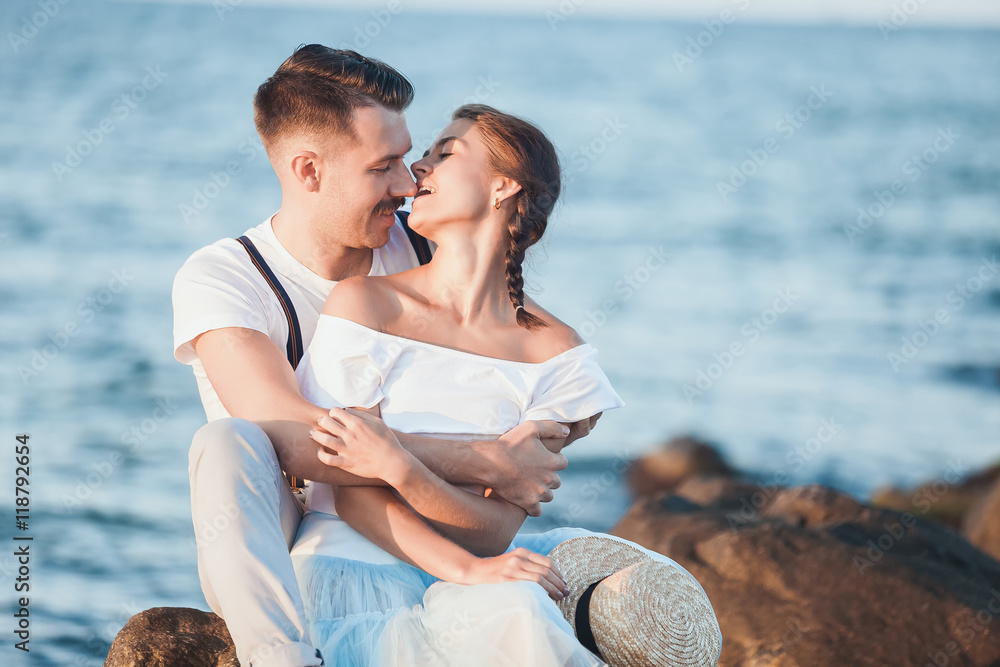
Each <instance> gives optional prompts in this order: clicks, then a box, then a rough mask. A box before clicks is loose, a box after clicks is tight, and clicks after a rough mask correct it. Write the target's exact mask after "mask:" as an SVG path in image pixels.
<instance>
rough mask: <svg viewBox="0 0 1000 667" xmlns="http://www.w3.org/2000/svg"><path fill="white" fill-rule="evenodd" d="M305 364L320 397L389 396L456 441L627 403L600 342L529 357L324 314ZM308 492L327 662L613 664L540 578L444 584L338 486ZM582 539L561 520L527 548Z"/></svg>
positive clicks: (397, 415)
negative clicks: (357, 522) (354, 511)
mask: <svg viewBox="0 0 1000 667" xmlns="http://www.w3.org/2000/svg"><path fill="white" fill-rule="evenodd" d="M297 375H298V378H299V384H300V386H301V388H302V392H303V395H304V396H305V397H306V398H307V399H309V400H310V401H312V402H313V403H315V404H317V405H319V406H321V407H332V406H340V407H362V408H371V407H373V406H375V405H378V406H379V408H380V411H381V415H382V419H383V420H384V421H385V423H386V424H388V425H389V427H391V428H394V429H397V430H399V431H402V432H407V433H419V434H424V435H430V436H434V435H439V436H445V437H447V438H449V439H453V440H454V439H464V438H469V439H480V438H481V437H482V436H487V435H489V436H494V435H498V434H502V433H505V432H507V431H508V430H510V429H511V428H513V427H514V426H516V425H517V424H519V423H521V422H523V421H526V420H541V419H554V420H558V421H562V422H575V421H578V420H580V419H584V418H587V417H590V416H592V415H594V414H596V413H598V412H602V411H605V410H610V409H612V408H617V407H620V406H622V405H624V403H623V401H622V400H621V398H620V397H619V396H618V394H617V393H615V391H614V389H613V388H612V387H611V383H610V382H609V381H608V378H607V377H606V376H605V374H604V373H603V372H602V371H601V369H600V367H599V366H598V364H597V350H596V349H594V348H593V347H592V346H590V345H589V344H582V345H579V346H577V347H574V348H572V349H570V350H567V351H566V352H563V353H562V354H559V355H557V356H555V357H553V358H551V359H549V360H547V361H544V362H541V363H524V362H516V361H507V360H504V359H496V358H492V357H486V356H482V355H477V354H473V353H469V352H463V351H460V350H454V349H451V348H446V347H442V346H439V345H433V344H430V343H424V342H420V341H414V340H410V339H407V338H401V337H398V336H393V335H391V334H386V333H382V332H378V331H375V330H373V329H369V328H368V327H365V326H363V325H361V324H358V323H356V322H353V321H351V320H348V319H344V318H341V317H334V316H330V315H322V316H321V317H320V320H319V325H318V327H317V329H316V334H315V337H314V338H313V340H312V343H311V345H310V346H309V349H308V350H307V352H306V354H305V356H304V357H303V359H302V362H301V363H300V365H299V368H298V371H297ZM308 494H309V495H308V502H307V507H308V512H307V513H306V514H305V516H304V517H303V519H302V523H301V526H300V528H299V531H298V534H297V536H296V539H295V544H294V545H293V548H292V561H293V563H294V565H295V570H296V576H297V578H298V582H299V586H300V589H301V591H302V596H303V599H304V602H305V612H306V624H307V628H308V632H309V635H310V639H311V641H312V642H313V645H314V646H317V647H319V648H320V650H321V651H322V653H323V657H324V660H325V664H327V665H344V666H348V665H349V666H352V667H353V666H361V665H385V666H389V665H392V666H398V665H476V666H477V667H487V666H489V665H518V666H520V665H536V666H542V667H544V666H549V665H551V666H552V667H556V666H558V667H564V666H565V665H601V664H603V663H602V662H601V661H600V660H598V659H597V658H596V657H595V656H594V655H593V654H591V653H590V652H589V651H587V649H585V648H584V647H583V646H582V645H581V644H580V643H579V642H578V641H577V640H576V638H575V636H574V634H573V631H572V629H571V628H570V626H569V624H568V623H567V622H566V621H565V619H564V618H563V616H562V614H561V613H560V611H559V609H558V607H557V606H556V604H555V603H554V602H553V601H552V600H551V599H550V598H549V597H548V595H547V593H546V592H545V590H544V589H543V588H542V587H541V586H540V585H539V584H537V583H535V582H527V581H526V582H509V583H498V584H480V585H475V586H463V585H459V584H452V583H447V582H443V581H439V580H438V579H436V578H435V577H432V576H431V575H429V574H427V573H426V572H423V571H422V570H420V569H418V568H415V567H413V566H411V565H409V564H408V563H404V562H403V561H400V560H398V559H397V558H395V557H393V556H392V555H390V554H388V553H386V552H385V551H383V550H382V549H381V548H379V547H377V546H376V545H375V544H373V543H372V542H370V541H369V540H367V539H366V538H365V537H363V536H361V535H360V534H359V533H357V532H356V531H354V530H353V529H352V528H351V527H350V526H348V525H347V523H345V522H344V521H343V520H342V519H340V517H338V516H337V513H336V508H335V507H334V499H333V493H332V490H331V488H330V487H329V486H328V485H325V484H319V483H311V484H310V486H309V492H308ZM574 536H576V534H575V533H572V532H571V531H570V532H560V530H556V531H550V532H549V533H546V534H542V535H526V536H524V539H525V546H526V548H531V549H532V550H535V551H538V552H540V553H547V551H548V549H550V548H552V547H554V546H555V545H556V544H558V543H559V542H561V541H563V540H565V539H569V538H570V537H574ZM519 538H520V536H519ZM517 545H518V543H517V540H515V543H514V545H512V547H511V548H514V547H516V546H517ZM541 549H544V550H545V551H541ZM661 558H664V557H661Z"/></svg>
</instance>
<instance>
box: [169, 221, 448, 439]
mask: <svg viewBox="0 0 1000 667" xmlns="http://www.w3.org/2000/svg"><path fill="white" fill-rule="evenodd" d="M273 218H274V216H271V217H270V218H268V219H267V220H265V221H264V222H263V223H261V224H259V225H257V226H256V227H253V228H251V229H249V230H247V232H246V236H247V237H249V238H250V240H251V241H253V243H254V245H255V246H256V247H257V250H258V252H260V254H261V256H263V258H264V260H265V261H266V262H267V265H268V266H269V267H270V269H271V271H273V272H274V274H275V276H277V278H278V281H279V282H280V283H281V286H282V287H283V288H284V289H285V291H286V292H287V293H288V296H289V298H290V299H291V300H292V305H293V306H294V307H295V313H296V315H297V316H298V320H299V328H300V329H302V345H303V348H304V349H305V348H308V347H309V342H310V341H311V340H312V337H313V333H314V332H315V330H316V323H317V321H318V320H319V315H320V313H321V312H323V305H324V304H325V303H326V298H327V296H328V295H329V294H330V290H332V289H333V286H334V285H336V284H337V281H335V280H326V279H325V278H321V277H320V276H318V275H316V274H315V273H313V272H312V271H310V270H309V269H307V268H306V267H305V266H303V265H302V264H301V263H300V262H299V261H298V260H296V259H295V258H294V257H292V255H291V254H290V253H289V252H288V251H287V250H285V248H284V246H282V245H281V243H280V242H279V241H278V238H277V237H276V236H275V235H274V229H273V228H272V226H271V220H272V219H273ZM432 247H433V246H432ZM419 265H420V262H419V260H418V259H417V255H416V252H414V250H413V246H412V244H411V243H410V240H409V238H408V237H407V236H406V230H404V229H403V226H402V224H401V223H400V222H399V221H397V222H396V224H395V225H394V226H393V227H392V229H391V231H390V234H389V242H388V243H386V244H385V245H384V246H382V247H381V248H375V249H374V250H373V257H372V268H371V271H369V272H368V275H370V276H384V275H389V274H393V273H399V272H401V271H406V270H408V269H412V268H414V267H416V266H419ZM173 303H174V357H175V358H176V359H177V361H179V362H181V363H182V364H187V365H189V366H191V368H192V370H193V371H194V376H195V379H196V380H197V382H198V392H199V394H200V395H201V402H202V404H203V405H204V406H205V415H206V416H207V417H208V420H209V421H213V420H215V419H221V418H223V417H229V416H230V415H229V413H228V412H227V411H226V409H225V407H223V405H222V401H220V400H219V396H218V394H216V392H215V389H214V388H213V387H212V383H211V382H209V381H208V376H207V375H205V368H204V367H203V366H202V364H201V361H200V360H199V359H198V356H197V355H196V354H195V351H194V346H193V345H192V344H191V341H193V340H194V339H195V338H197V337H198V336H200V335H201V334H203V333H205V332H206V331H211V330H213V329H223V328H226V327H241V328H245V329H253V330H255V331H260V332H261V333H263V334H265V335H267V336H268V338H270V339H271V340H272V341H274V344H275V345H276V346H277V347H278V349H279V350H281V351H282V352H283V353H284V351H285V348H286V344H287V342H288V321H287V320H286V319H285V312H284V310H282V308H281V304H280V303H279V301H278V298H277V297H276V296H275V295H274V292H273V291H272V290H271V288H270V286H269V285H268V284H267V282H266V281H265V280H264V277H263V276H262V275H261V274H260V271H258V270H257V268H256V267H255V266H254V265H253V263H252V262H251V261H250V255H248V254H247V251H246V249H245V248H244V247H243V246H242V244H240V243H239V242H238V241H237V240H236V239H222V240H221V241H216V242H215V243H213V244H212V245H209V246H205V247H204V248H202V249H201V250H198V251H197V252H195V253H194V254H193V255H191V257H189V258H188V260H187V261H186V262H185V263H184V266H182V267H181V268H180V270H179V271H178V272H177V276H176V277H175V278H174V287H173Z"/></svg>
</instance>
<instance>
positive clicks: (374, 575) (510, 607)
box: [292, 512, 604, 667]
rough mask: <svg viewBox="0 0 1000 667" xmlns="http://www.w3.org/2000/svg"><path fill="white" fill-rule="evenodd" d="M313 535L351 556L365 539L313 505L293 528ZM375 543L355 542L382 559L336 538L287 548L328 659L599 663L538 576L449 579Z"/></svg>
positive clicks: (310, 625) (344, 665)
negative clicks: (358, 555) (318, 545)
mask: <svg viewBox="0 0 1000 667" xmlns="http://www.w3.org/2000/svg"><path fill="white" fill-rule="evenodd" d="M347 531H350V532H347ZM310 534H312V535H317V534H322V535H323V537H324V541H325V542H326V544H327V545H329V544H344V545H351V548H352V549H353V551H352V552H351V555H353V553H355V552H357V551H358V550H359V549H358V546H359V543H358V540H359V539H360V540H364V538H363V537H361V536H360V535H358V534H357V533H356V532H354V531H353V529H351V528H350V527H349V526H347V524H346V523H344V522H343V521H342V520H341V519H340V518H339V517H336V516H332V515H328V514H322V513H318V512H310V513H307V514H306V516H305V517H304V518H303V526H302V527H300V531H299V536H300V538H302V537H303V536H304V535H305V536H308V535H310ZM532 537H534V536H532ZM326 538H330V539H326ZM337 538H343V540H341V539H337ZM554 539H555V538H554V537H553V538H552V539H548V540H545V544H544V545H543V548H544V547H547V546H548V542H550V541H553V540H554ZM563 539H568V538H563ZM536 541H537V539H536ZM559 541H561V540H559ZM366 542H367V541H366ZM298 543H299V542H298V541H297V544H298ZM557 543H558V541H555V542H554V543H553V545H552V546H554V545H555V544H557ZM514 546H517V545H516V544H515V545H512V547H511V548H514ZM525 546H526V548H531V547H530V546H527V545H525ZM372 549H378V547H375V545H373V544H371V543H370V542H368V543H367V544H366V545H364V547H363V548H361V549H360V551H361V552H362V553H364V555H365V557H368V558H369V560H376V561H378V562H367V561H363V560H355V559H352V558H345V557H342V556H340V555H328V554H329V553H331V552H336V551H338V548H337V547H334V548H332V549H331V548H326V549H319V551H322V552H323V553H303V551H316V549H302V548H299V549H293V550H292V562H293V564H294V566H295V572H296V577H297V579H298V582H299V588H300V589H301V592H302V598H303V601H304V603H305V615H306V629H307V632H308V634H309V638H310V641H311V642H312V644H313V646H316V647H318V648H319V649H320V650H321V651H322V653H323V659H324V661H325V664H326V665H328V666H330V665H336V666H337V667H367V666H369V665H372V666H378V667H404V666H410V665H421V666H423V665H454V666H456V667H457V666H463V667H465V666H467V665H475V666H476V667H490V666H492V665H497V666H500V665H503V666H505V667H506V666H513V665H516V666H518V667H520V666H522V665H525V666H528V665H537V666H539V667H548V666H551V667H566V666H571V667H576V666H587V667H590V666H600V665H603V664H604V663H603V662H602V661H601V660H599V659H598V658H597V657H596V656H594V655H593V654H592V653H590V652H589V651H588V650H587V649H585V648H584V647H583V646H582V645H581V644H580V643H579V641H577V639H576V637H575V636H574V633H573V630H572V628H570V626H569V624H568V623H567V622H566V620H565V619H564V618H563V616H562V613H561V612H560V611H559V608H558V607H557V606H556V604H555V603H554V602H553V601H552V600H551V599H550V598H549V597H548V594H547V593H546V592H545V590H544V589H543V588H542V587H541V586H540V585H538V584H537V583H535V582H530V581H519V582H506V583H497V584H478V585H475V586H463V585H460V584H453V583H448V582H444V581H440V580H438V579H436V578H435V577H432V576H431V575H429V574H427V573H426V572H424V571H422V570H420V569H418V568H415V567H413V566H411V565H409V564H407V563H403V562H401V561H398V560H396V559H394V558H392V557H391V556H389V555H388V554H385V552H383V551H381V549H378V552H379V553H380V556H377V557H375V552H373V551H372Z"/></svg>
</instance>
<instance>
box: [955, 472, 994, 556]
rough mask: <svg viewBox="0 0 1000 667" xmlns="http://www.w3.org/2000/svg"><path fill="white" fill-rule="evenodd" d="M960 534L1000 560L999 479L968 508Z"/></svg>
mask: <svg viewBox="0 0 1000 667" xmlns="http://www.w3.org/2000/svg"><path fill="white" fill-rule="evenodd" d="M962 534H963V535H965V536H966V537H967V538H968V540H969V541H970V542H972V543H973V544H975V545H976V546H977V547H979V548H980V549H982V550H983V551H985V552H986V553H988V554H989V555H991V556H993V557H994V558H996V559H997V560H1000V480H997V481H996V482H995V483H994V484H993V488H992V489H991V490H990V491H989V493H985V494H983V497H982V498H981V499H980V500H979V501H978V502H976V503H975V504H974V505H973V506H972V507H971V508H970V509H969V511H968V513H967V514H966V516H965V520H964V522H963V524H962Z"/></svg>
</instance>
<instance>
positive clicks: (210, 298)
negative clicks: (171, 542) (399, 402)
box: [173, 45, 596, 667]
mask: <svg viewBox="0 0 1000 667" xmlns="http://www.w3.org/2000/svg"><path fill="white" fill-rule="evenodd" d="M412 97H413V89H412V86H411V85H410V83H409V82H408V81H407V80H406V79H405V78H404V77H403V76H402V75H401V74H399V73H398V72H397V71H395V70H394V69H392V68H391V67H388V66H387V65H385V64H383V63H381V62H378V61H375V60H372V59H369V58H365V57H363V56H361V55H359V54H357V53H355V52H353V51H340V50H334V49H329V48H327V47H323V46H319V45H309V46H303V47H300V48H299V49H298V50H296V52H295V53H294V54H293V55H292V56H291V57H290V58H289V59H288V60H286V61H285V62H284V63H283V64H282V65H281V67H279V68H278V70H277V71H276V72H275V74H274V76H272V77H271V78H270V79H268V80H267V81H266V82H264V83H263V84H262V85H261V86H260V88H259V89H258V91H257V95H256V96H255V98H254V112H255V114H254V116H255V118H254V119H255V124H256V126H257V131H258V133H259V134H260V137H261V140H262V142H263V144H264V147H265V149H266V151H267V154H268V158H269V159H270V161H271V164H272V166H273V167H274V170H275V173H276V174H277V176H278V181H279V183H280V185H281V194H282V201H281V207H280V209H279V210H278V212H277V213H276V214H275V215H274V216H272V217H271V218H269V219H268V220H266V221H265V222H264V223H263V224H261V225H259V226H257V227H254V228H252V229H250V230H248V231H247V233H246V234H245V235H244V236H243V237H241V238H240V239H239V240H236V239H226V240H222V241H219V242H217V243H214V244H212V245H210V246H207V247H205V248H202V249H201V250H199V251H198V252H196V253H194V254H193V255H192V256H191V257H190V258H189V259H188V261H187V262H186V263H185V264H184V266H183V267H182V268H181V269H180V271H179V272H178V273H177V277H176V279H175V282H174V290H173V302H174V314H175V315H174V317H175V319H174V345H175V351H174V354H175V357H176V358H177V360H178V361H180V362H182V363H185V364H189V365H191V366H192V368H193V370H194V373H195V377H196V379H197V383H198V389H199V392H200V394H201V398H202V402H203V404H204V406H205V411H206V415H207V417H208V420H209V423H208V424H207V425H206V426H204V427H203V428H202V429H200V430H199V431H198V433H197V434H196V435H195V437H194V440H193V442H192V447H191V452H190V467H189V473H190V477H191V509H192V517H193V520H194V524H195V534H196V538H197V542H198V573H199V578H200V580H201V585H202V590H203V591H204V593H205V598H206V600H207V601H208V603H209V606H210V607H211V608H212V609H213V610H214V611H215V612H216V613H218V614H219V615H220V616H222V617H223V618H224V619H225V621H226V624H227V626H228V628H229V631H230V633H231V635H232V637H233V640H234V643H235V644H236V649H237V654H238V657H239V659H240V662H241V664H244V665H253V666H254V667H265V666H271V665H274V666H285V665H295V666H303V665H320V664H322V656H320V655H319V652H318V651H317V650H315V649H314V648H313V647H312V646H310V645H309V643H308V639H307V637H306V635H305V631H304V626H303V618H304V613H303V605H302V600H301V597H300V595H299V589H298V586H297V584H296V582H295V576H294V573H293V570H292V563H291V559H290V557H289V555H288V547H289V546H290V545H291V543H292V541H293V539H294V536H295V532H296V528H297V526H298V521H299V519H300V517H301V515H302V512H303V507H302V503H301V501H300V500H299V499H298V497H297V494H294V493H293V492H292V491H291V490H290V488H289V485H288V483H287V482H286V480H285V479H284V476H283V475H282V472H281V471H282V470H284V471H285V472H286V473H288V474H289V475H292V476H294V477H297V478H304V479H310V480H315V481H319V482H325V483H328V484H333V485H343V484H362V485H371V484H379V483H380V482H379V481H378V480H371V479H365V478H359V477H356V476H354V475H351V474H349V473H346V472H344V471H342V470H340V469H338V468H333V467H329V466H326V465H325V464H323V463H322V462H321V461H320V460H319V458H318V457H317V445H316V444H315V443H314V442H313V441H311V440H307V439H303V440H302V441H300V442H296V443H295V444H294V446H287V447H283V448H280V449H279V450H278V451H275V447H274V446H273V445H272V443H271V442H270V441H269V440H268V438H267V436H266V435H265V434H264V432H263V431H262V430H261V429H260V428H258V427H257V426H256V425H255V424H253V423H251V421H254V422H259V421H268V420H292V421H299V422H304V423H307V424H315V423H316V420H317V419H318V418H319V417H321V416H323V415H325V414H326V411H325V410H323V409H321V408H319V407H317V406H315V405H312V404H311V403H309V402H308V401H306V400H305V399H304V398H303V397H302V396H301V394H300V392H299V388H298V385H297V383H296V380H295V374H294V371H293V366H294V364H295V363H297V361H298V358H299V357H300V356H301V353H302V350H304V349H305V348H306V347H308V345H309V341H310V340H311V339H312V334H313V331H314V329H315V327H316V323H317V321H318V318H319V314H320V313H321V312H322V309H323V304H324V302H325V301H326V298H327V295H328V294H329V292H330V290H331V289H332V288H333V286H334V285H335V284H336V281H338V280H343V279H345V278H348V277H352V276H358V275H385V274H389V273H396V272H400V271H404V270H407V269H410V268H413V267H414V266H416V265H417V264H418V257H417V254H416V249H417V248H419V247H421V246H420V241H421V240H420V239H419V238H418V237H415V236H413V237H411V236H410V235H409V234H410V233H409V232H408V230H406V229H405V228H404V226H403V225H402V224H401V222H400V221H399V220H398V219H397V216H396V213H395V212H396V209H398V208H399V206H400V205H402V204H403V202H404V198H405V197H412V196H413V195H414V194H415V193H416V186H415V184H414V181H413V179H412V178H411V176H410V172H409V170H408V169H407V167H406V165H405V164H404V163H403V156H404V155H405V154H406V153H407V152H408V151H409V150H410V136H409V132H408V130H407V128H406V120H405V117H404V114H403V112H404V110H405V109H406V108H407V106H408V105H409V104H410V101H411V100H412ZM411 238H412V239H413V240H412V241H411ZM424 243H425V244H426V241H424ZM414 244H416V245H414ZM424 248H425V250H426V249H427V248H426V246H424ZM428 252H429V251H428ZM425 259H426V258H425ZM594 421H596V420H594ZM592 426H593V422H592V421H591V420H585V421H584V422H580V423H578V424H575V425H573V427H572V428H571V429H569V428H566V427H564V426H562V425H561V424H558V423H556V422H526V423H524V424H521V425H520V426H518V427H517V428H515V429H513V430H511V431H510V432H508V433H506V434H504V435H503V436H501V437H500V438H499V439H498V440H495V441H481V442H452V441H445V440H438V439H431V438H425V437H418V436H413V435H409V434H403V433H397V434H396V436H397V438H398V439H399V441H400V443H401V444H402V445H403V446H404V447H406V448H407V449H408V450H409V451H411V452H412V453H413V454H414V455H415V456H417V458H419V459H420V460H421V461H422V462H423V463H424V464H425V465H427V467H428V468H430V469H431V470H432V471H433V472H434V473H436V474H437V475H439V476H440V477H442V478H443V479H444V480H446V481H447V482H450V483H452V484H481V485H484V486H487V487H491V488H492V489H493V493H496V494H497V495H498V496H499V497H501V498H503V499H505V500H507V501H509V502H510V503H513V504H516V505H518V506H520V507H522V508H523V509H524V510H526V511H527V512H528V513H529V514H530V515H533V516H537V515H538V514H540V511H541V510H540V505H539V503H540V502H548V501H549V500H551V499H552V489H555V488H557V487H558V486H559V476H558V474H557V471H558V470H562V469H563V468H565V466H566V458H565V457H564V456H563V455H562V454H561V453H558V452H559V450H560V449H561V448H562V447H563V446H565V445H566V444H569V443H570V442H572V441H573V440H575V439H577V438H579V437H583V436H585V435H587V434H588V433H589V431H590V429H591V428H592Z"/></svg>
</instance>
